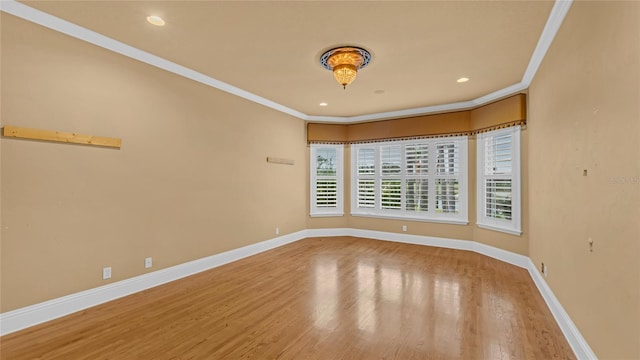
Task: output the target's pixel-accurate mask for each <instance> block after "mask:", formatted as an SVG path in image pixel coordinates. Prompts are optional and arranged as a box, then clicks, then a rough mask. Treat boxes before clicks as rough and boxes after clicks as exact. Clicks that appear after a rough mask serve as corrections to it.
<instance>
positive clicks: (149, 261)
mask: <svg viewBox="0 0 640 360" xmlns="http://www.w3.org/2000/svg"><path fill="white" fill-rule="evenodd" d="M152 266H153V259H152V258H150V257H148V258H145V259H144V267H145V269H148V268H150V267H152Z"/></svg>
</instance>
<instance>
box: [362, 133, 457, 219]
mask: <svg viewBox="0 0 640 360" xmlns="http://www.w3.org/2000/svg"><path fill="white" fill-rule="evenodd" d="M351 162H352V166H351V169H352V177H351V179H352V182H351V184H352V185H351V186H352V190H351V214H352V215H359V216H374V217H376V216H378V217H389V218H400V219H410V220H422V221H435V222H447V223H458V224H466V223H467V137H466V136H458V137H447V138H436V139H422V140H406V141H391V142H381V143H371V144H355V145H352V146H351Z"/></svg>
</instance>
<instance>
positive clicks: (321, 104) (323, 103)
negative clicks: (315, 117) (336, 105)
mask: <svg viewBox="0 0 640 360" xmlns="http://www.w3.org/2000/svg"><path fill="white" fill-rule="evenodd" d="M319 105H320V106H327V105H329V104H327V103H326V102H321V103H320V104H319Z"/></svg>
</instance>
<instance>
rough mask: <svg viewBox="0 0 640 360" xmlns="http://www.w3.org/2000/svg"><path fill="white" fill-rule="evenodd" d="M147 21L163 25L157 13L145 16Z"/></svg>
mask: <svg viewBox="0 0 640 360" xmlns="http://www.w3.org/2000/svg"><path fill="white" fill-rule="evenodd" d="M147 21H148V22H149V24H152V25H155V26H164V20H163V19H162V18H161V17H160V16H157V15H151V16H147Z"/></svg>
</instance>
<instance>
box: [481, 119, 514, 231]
mask: <svg viewBox="0 0 640 360" xmlns="http://www.w3.org/2000/svg"><path fill="white" fill-rule="evenodd" d="M520 131H521V127H520V126H514V127H509V128H505V129H499V130H493V131H488V132H486V133H481V134H478V136H477V139H476V141H477V144H476V145H477V146H476V150H477V152H476V205H477V208H476V225H477V226H478V227H480V228H484V229H488V230H493V231H500V232H504V233H507V234H512V235H522V178H521V176H522V174H521V162H522V159H521V147H520ZM504 134H510V135H511V141H512V144H513V148H512V157H511V158H512V160H511V162H512V163H511V176H510V179H511V184H512V186H511V220H510V221H508V220H500V219H494V218H492V217H488V216H486V215H485V210H486V194H485V189H484V186H485V181H486V179H487V178H488V177H487V175H485V174H484V167H485V156H484V155H485V154H484V153H485V146H484V141H483V140H484V139H486V138H488V137H494V136H500V135H504Z"/></svg>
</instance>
